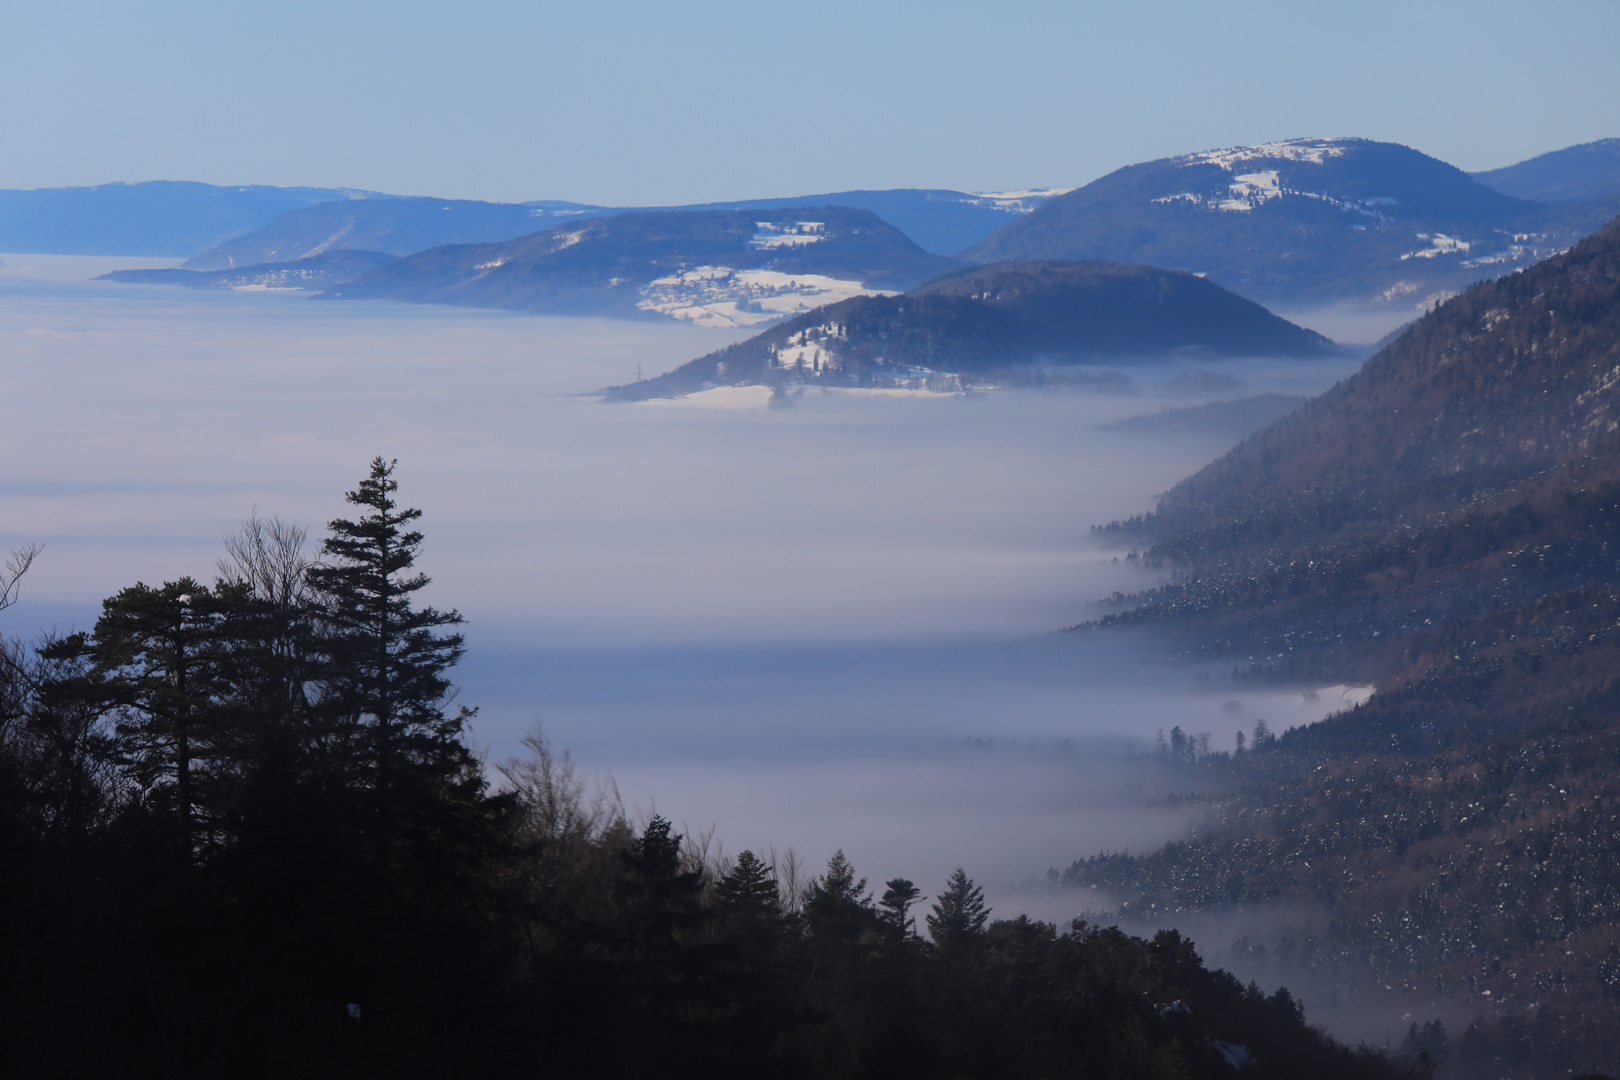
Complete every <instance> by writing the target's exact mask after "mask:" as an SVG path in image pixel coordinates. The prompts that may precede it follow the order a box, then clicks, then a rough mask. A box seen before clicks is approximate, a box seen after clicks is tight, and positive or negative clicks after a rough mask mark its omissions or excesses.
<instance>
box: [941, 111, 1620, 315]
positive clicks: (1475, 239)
mask: <svg viewBox="0 0 1620 1080" xmlns="http://www.w3.org/2000/svg"><path fill="white" fill-rule="evenodd" d="M1594 212H1595V211H1591V210H1587V211H1584V212H1583V211H1582V210H1579V209H1577V208H1574V207H1569V208H1563V209H1551V210H1550V209H1549V208H1548V207H1545V206H1543V205H1541V204H1538V203H1534V202H1530V201H1526V200H1522V199H1515V198H1513V197H1511V196H1509V195H1505V194H1502V193H1501V192H1498V191H1495V190H1493V189H1491V188H1489V187H1487V186H1485V185H1484V184H1482V183H1480V182H1478V181H1477V180H1476V179H1474V178H1472V177H1470V176H1469V175H1468V174H1467V173H1464V172H1463V171H1462V170H1460V169H1457V168H1456V167H1454V166H1451V165H1448V164H1446V163H1445V162H1442V161H1439V160H1437V159H1435V158H1431V157H1429V156H1428V155H1426V154H1422V153H1420V152H1418V151H1416V150H1412V149H1410V148H1408V147H1405V146H1400V145H1398V144H1394V143H1381V142H1376V141H1373V140H1369V139H1353V138H1327V139H1309V138H1308V139H1290V140H1285V141H1282V142H1277V143H1268V144H1262V145H1257V146H1247V147H1231V148H1226V149H1222V150H1211V151H1202V152H1199V153H1193V154H1183V155H1179V156H1176V157H1171V158H1162V159H1159V160H1157V161H1151V162H1142V163H1139V164H1135V165H1129V166H1126V167H1125V168H1122V169H1118V170H1116V171H1114V172H1112V173H1110V174H1108V175H1107V176H1104V177H1101V178H1099V179H1098V180H1095V181H1093V182H1092V183H1090V184H1087V185H1086V186H1084V187H1081V188H1077V189H1075V190H1074V191H1071V192H1069V193H1067V194H1065V195H1061V196H1057V197H1055V198H1052V199H1050V200H1048V201H1047V202H1046V203H1044V204H1043V205H1042V206H1041V207H1039V208H1038V209H1037V210H1035V211H1034V212H1033V213H1031V214H1030V215H1028V216H1026V217H1024V218H1022V219H1020V220H1018V221H1015V222H1013V223H1010V224H1009V225H1007V226H1004V227H1003V228H1002V229H1000V230H998V231H997V232H996V233H994V234H992V235H991V236H990V237H988V238H986V239H985V240H984V241H982V242H980V243H979V244H977V245H975V246H974V247H972V248H970V249H968V250H966V251H964V252H963V253H962V257H963V258H964V259H967V260H968V261H973V262H994V261H1006V260H1015V259H1043V258H1046V259H1103V260H1112V261H1120V262H1139V263H1147V264H1150V265H1156V266H1165V267H1170V268H1174V269H1181V270H1186V271H1189V272H1200V273H1207V274H1208V275H1209V276H1210V277H1211V279H1212V280H1214V281H1216V282H1218V283H1220V284H1221V285H1223V286H1225V287H1227V288H1229V289H1233V290H1234V291H1237V292H1240V293H1242V294H1243V295H1246V296H1250V297H1253V298H1255V299H1257V300H1260V301H1262V302H1266V303H1277V302H1291V303H1301V302H1313V303H1315V302H1326V301H1336V300H1343V299H1346V298H1354V299H1358V300H1360V301H1363V302H1367V303H1373V304H1386V305H1387V304H1410V303H1419V304H1423V303H1431V304H1432V302H1433V301H1434V300H1435V299H1437V298H1440V297H1443V296H1444V295H1449V294H1450V293H1453V292H1455V291H1457V290H1459V289H1461V288H1464V287H1466V286H1467V285H1468V284H1471V283H1472V282H1473V281H1475V280H1478V279H1480V278H1483V277H1488V276H1494V275H1496V274H1500V273H1504V272H1507V271H1510V270H1513V269H1516V268H1521V267H1523V266H1526V265H1530V264H1531V263H1533V262H1535V261H1537V260H1538V259H1540V258H1544V257H1546V256H1547V255H1550V254H1552V253H1553V252H1554V251H1556V250H1559V249H1561V248H1562V247H1564V246H1567V244H1568V243H1569V242H1572V241H1573V240H1574V239H1576V238H1578V236H1579V235H1584V233H1585V232H1586V231H1590V229H1591V228H1595V227H1596V226H1598V225H1600V224H1601V223H1602V219H1597V220H1593V213H1594ZM1526 222H1529V223H1532V224H1533V225H1534V226H1535V227H1534V228H1532V229H1530V231H1528V232H1527V231H1526V229H1525V228H1524V227H1521V224H1522V223H1526Z"/></svg>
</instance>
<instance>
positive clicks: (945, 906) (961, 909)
mask: <svg viewBox="0 0 1620 1080" xmlns="http://www.w3.org/2000/svg"><path fill="white" fill-rule="evenodd" d="M989 916H990V909H989V908H987V907H985V906H984V890H983V889H981V888H980V887H979V886H977V885H975V884H973V879H972V878H970V877H968V876H967V872H966V871H964V870H963V869H962V868H961V867H960V866H958V867H957V868H956V872H955V873H953V874H952V875H951V876H950V880H949V881H947V882H946V883H945V891H944V892H942V893H940V894H939V899H938V900H937V901H936V902H935V903H934V911H933V914H931V915H929V916H928V919H927V922H928V936H929V937H931V938H933V939H934V944H936V945H938V946H939V947H940V948H941V949H946V950H954V949H960V948H964V947H966V946H969V945H974V944H977V943H978V942H980V941H983V940H984V936H985V930H984V923H985V920H986V919H987V918H989Z"/></svg>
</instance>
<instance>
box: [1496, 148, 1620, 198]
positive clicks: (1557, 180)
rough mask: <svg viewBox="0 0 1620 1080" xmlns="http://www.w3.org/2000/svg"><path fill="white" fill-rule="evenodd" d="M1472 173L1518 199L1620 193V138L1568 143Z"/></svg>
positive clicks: (1595, 195)
mask: <svg viewBox="0 0 1620 1080" xmlns="http://www.w3.org/2000/svg"><path fill="white" fill-rule="evenodd" d="M1473 176H1474V179H1475V180H1478V181H1479V182H1480V183H1482V184H1484V185H1485V186H1486V187H1489V188H1493V189H1494V190H1496V191H1500V192H1501V193H1502V194H1504V195H1511V196H1513V197H1514V198H1516V199H1533V200H1535V201H1536V202H1544V203H1562V202H1580V201H1582V200H1585V199H1598V198H1613V197H1614V196H1615V195H1617V194H1620V139H1599V140H1598V141H1597V142H1589V143H1582V144H1580V145H1579V146H1569V147H1565V148H1564V149H1562V150H1554V151H1552V152H1551V153H1548V154H1541V155H1539V156H1537V157H1533V158H1531V159H1530V160H1528V161H1521V162H1519V163H1518V164H1517V165H1509V166H1507V167H1506V168H1504V169H1491V170H1489V171H1488V172H1477V173H1474V174H1473Z"/></svg>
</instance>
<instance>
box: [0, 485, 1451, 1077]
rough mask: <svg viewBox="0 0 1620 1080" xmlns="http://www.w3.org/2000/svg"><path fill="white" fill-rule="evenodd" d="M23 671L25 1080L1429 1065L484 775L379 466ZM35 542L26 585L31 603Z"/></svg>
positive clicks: (1275, 1008) (2, 858) (1071, 1072)
mask: <svg viewBox="0 0 1620 1080" xmlns="http://www.w3.org/2000/svg"><path fill="white" fill-rule="evenodd" d="M348 500H349V503H350V504H351V506H352V507H353V511H354V512H353V514H352V516H350V517H340V518H338V519H335V520H334V521H332V522H331V523H330V525H329V533H328V535H327V537H326V538H325V540H324V541H323V543H322V544H321V546H320V553H319V556H318V557H317V558H316V559H314V560H311V559H310V558H308V557H306V555H305V549H304V544H303V539H304V537H303V534H302V533H301V532H300V531H299V530H297V529H294V528H289V527H287V526H284V525H282V524H280V523H278V522H268V523H267V522H263V521H258V520H253V521H250V522H249V523H248V524H247V526H246V527H245V528H244V529H243V531H242V532H241V533H239V534H238V535H236V536H235V537H233V538H231V539H230V540H229V541H228V545H227V557H226V558H225V559H224V560H222V561H221V564H220V573H219V575H218V576H217V577H216V578H215V580H214V581H213V582H212V583H211V584H205V583H203V582H202V581H200V580H195V579H192V578H183V579H181V580H178V581H173V582H167V583H164V584H162V585H161V586H150V585H146V584H136V585H133V586H131V587H129V588H127V589H124V590H122V591H121V592H119V593H118V594H117V595H116V596H113V597H111V598H109V599H108V600H107V601H106V602H105V604H104V606H103V612H102V615H101V617H100V618H99V619H98V620H97V622H96V623H95V626H94V627H93V629H92V630H90V631H88V632H83V633H76V634H71V635H68V636H58V637H54V638H48V639H46V640H45V641H43V642H41V643H39V644H38V645H37V646H34V647H28V646H24V645H23V644H22V643H19V642H15V641H12V642H7V643H6V645H5V649H4V653H3V656H0V661H3V663H0V1071H3V1072H4V1074H5V1075H8V1076H28V1077H74V1078H82V1077H99V1076H108V1077H114V1076H115V1077H121V1078H128V1077H220V1076H228V1077H244V1076H247V1077H254V1076H262V1077H325V1076H332V1077H338V1076H341V1077H356V1076H378V1077H384V1076H386V1077H414V1076H434V1077H444V1076H467V1077H480V1078H484V1077H499V1076H514V1077H525V1076H536V1077H539V1076H546V1077H551V1076H560V1077H613V1078H617V1077H686V1076H709V1077H714V1076H719V1077H730V1076H736V1077H744V1076H747V1077H756V1076H761V1075H766V1076H805V1077H867V1076H871V1077H957V1076H962V1077H1099V1076H1100V1077H1118V1078H1127V1077H1130V1078H1136V1077H1140V1078H1163V1080H1185V1078H1210V1080H1219V1078H1223V1077H1235V1076H1240V1075H1241V1076H1246V1077H1256V1078H1277V1080H1282V1078H1287V1077H1297V1076H1301V1075H1313V1076H1318V1077H1321V1078H1322V1080H1339V1078H1344V1080H1378V1078H1385V1077H1400V1076H1416V1075H1421V1073H1422V1063H1421V1062H1418V1063H1417V1064H1416V1065H1415V1066H1411V1067H1408V1066H1404V1065H1398V1064H1395V1063H1393V1062H1392V1061H1391V1060H1388V1059H1386V1058H1385V1057H1383V1056H1381V1055H1378V1054H1374V1053H1370V1052H1366V1051H1351V1050H1349V1049H1346V1048H1345V1047H1343V1046H1340V1045H1337V1044H1335V1043H1334V1042H1332V1041H1331V1040H1330V1039H1328V1038H1327V1037H1325V1036H1324V1035H1322V1034H1321V1033H1320V1032H1318V1031H1317V1030H1315V1029H1313V1028H1311V1027H1310V1026H1308V1025H1307V1024H1306V1022H1305V1018H1304V1014H1303V1010H1302V1008H1301V1006H1300V1004H1299V1003H1298V1002H1297V1001H1296V1000H1295V999H1294V998H1293V997H1292V996H1291V995H1290V994H1289V993H1288V992H1287V991H1286V990H1282V989H1279V990H1276V991H1274V992H1271V993H1264V992H1262V991H1261V990H1260V988H1259V987H1257V986H1254V985H1252V984H1251V985H1248V986H1245V985H1243V984H1242V983H1240V982H1238V981H1237V980H1236V979H1234V978H1233V977H1232V976H1230V975H1228V974H1226V973H1225V972H1223V971H1219V970H1215V969H1212V968H1209V967H1206V966H1205V965H1204V963H1203V962H1202V961H1201V959H1200V958H1199V956H1198V955H1197V953H1196V952H1195V951H1194V949H1193V946H1192V944H1191V943H1190V942H1188V941H1186V940H1184V939H1183V938H1181V937H1180V936H1178V935H1176V934H1174V933H1163V934H1159V935H1157V936H1155V937H1154V938H1153V939H1152V940H1143V939H1140V938H1134V937H1130V936H1128V935H1126V934H1124V933H1122V932H1120V931H1119V930H1117V929H1112V928H1105V927H1099V926H1092V925H1087V924H1084V923H1078V922H1077V923H1075V924H1074V925H1072V926H1070V927H1066V928H1063V929H1062V930H1061V931H1060V930H1059V928H1057V927H1054V926H1051V925H1048V924H1045V923H1040V922H1033V921H1030V920H1027V919H1022V918H1020V919H1016V920H1008V921H996V922H992V921H990V919H989V915H990V912H989V911H988V910H987V909H986V907H985V905H984V901H983V896H982V893H981V892H980V890H979V888H978V887H977V886H976V885H974V883H973V882H972V881H971V880H970V879H969V878H968V877H967V875H966V874H965V873H962V872H961V871H958V872H957V873H956V874H955V875H954V876H953V877H952V878H951V879H950V880H948V881H946V882H942V883H939V885H938V886H937V887H938V889H939V891H938V892H937V893H936V895H935V897H934V902H933V903H932V904H931V905H929V906H928V908H927V911H926V913H925V915H924V918H923V924H924V926H925V928H926V935H925V936H924V935H919V933H918V932H917V919H916V918H915V917H914V916H913V914H912V911H913V908H917V907H920V905H921V902H922V901H923V900H925V899H926V898H923V897H921V896H920V893H921V890H920V889H919V888H918V887H917V886H915V885H913V884H912V883H911V882H908V881H904V880H902V879H898V878H896V879H893V880H890V881H888V882H887V883H886V884H885V885H884V886H883V887H882V888H881V889H878V888H875V887H874V888H869V887H868V885H867V882H866V880H865V879H863V878H860V877H858V876H857V874H856V872H855V870H854V868H853V867H852V866H851V865H850V864H849V862H848V860H847V859H845V858H844V857H843V855H842V854H838V855H835V856H834V857H833V858H832V860H831V861H830V862H829V864H828V865H827V867H826V869H825V870H824V871H823V872H822V873H820V874H817V875H808V874H806V873H804V872H803V870H802V869H801V868H800V867H799V866H798V865H797V864H796V863H795V861H794V860H793V859H792V858H791V857H789V858H786V859H784V860H783V861H781V862H780V863H778V864H776V865H770V864H767V863H765V862H764V861H762V860H760V859H759V858H757V857H755V856H754V855H752V854H750V853H748V852H742V853H740V854H739V855H738V856H737V857H736V858H721V857H719V856H718V855H711V853H709V852H708V851H707V849H706V848H704V847H700V846H694V845H692V844H690V843H687V842H685V841H683V839H682V837H680V836H678V835H675V834H674V833H672V832H671V830H670V827H669V824H668V822H666V821H664V820H662V819H660V818H654V819H652V820H651V821H650V822H646V823H644V824H641V825H639V826H634V827H633V825H632V823H631V822H630V821H629V820H627V819H626V817H625V814H624V812H623V810H622V809H621V807H620V806H619V805H618V803H617V802H616V800H615V799H613V798H612V797H611V788H610V787H609V788H604V789H601V790H599V791H596V792H595V793H594V794H593V792H592V791H590V790H588V789H587V785H586V784H585V783H584V781H583V780H582V779H581V778H580V777H579V776H578V775H576V773H575V772H574V770H573V767H572V766H571V764H570V763H569V762H568V760H567V758H566V756H563V757H559V756H556V755H554V754H552V752H551V751H550V749H549V747H548V746H547V745H546V744H545V742H544V740H543V739H541V738H539V737H535V738H533V739H531V740H530V741H529V748H530V751H531V753H530V756H528V757H527V758H525V759H521V760H514V761H511V762H509V763H507V764H506V765H504V766H502V767H501V768H500V769H498V770H497V771H496V772H495V773H493V774H492V773H490V772H486V770H485V768H484V766H483V765H482V763H481V761H480V760H479V758H478V757H477V756H476V755H475V754H474V753H473V752H472V751H471V750H470V749H469V747H468V745H467V742H466V725H467V722H468V721H469V719H470V718H471V715H472V714H471V712H470V711H469V710H466V709H452V708H451V707H450V705H449V700H450V689H451V688H450V684H449V682H448V674H449V671H450V669H451V667H452V666H453V665H454V664H455V662H456V661H457V659H458V658H459V657H460V656H461V653H462V638H461V636H460V634H459V632H458V630H457V627H458V626H459V624H460V622H461V617H460V616H459V615H458V614H457V613H456V612H454V611H438V610H435V609H433V608H430V607H423V606H420V604H419V603H418V602H417V597H418V596H419V594H420V591H421V589H422V588H423V587H425V586H426V584H427V579H426V578H425V577H424V576H422V575H421V574H420V573H419V572H418V571H417V569H416V568H415V565H414V564H415V558H416V555H417V553H418V551H419V550H420V547H421V545H422V542H423V536H422V534H421V533H420V532H419V531H418V530H417V519H418V518H419V516H420V515H419V513H418V511H416V510H411V509H406V508H404V507H402V506H401V505H400V504H399V503H398V501H397V498H396V482H395V479H394V476H393V467H392V466H391V465H390V464H388V463H385V462H384V461H382V460H381V459H378V460H377V461H376V462H374V463H373V465H372V468H371V471H370V473H369V475H368V476H367V477H366V478H365V479H363V480H362V481H361V482H360V484H359V485H358V486H357V487H356V489H355V490H354V491H352V492H350V493H349V495H348ZM30 557H31V553H29V552H23V553H20V554H19V556H18V557H17V558H16V560H14V562H13V564H12V566H11V572H10V573H9V574H8V575H7V576H6V578H5V579H4V580H3V581H0V606H4V605H5V604H7V603H9V602H10V601H11V600H13V599H14V598H15V595H16V592H15V586H16V585H17V578H18V577H19V575H20V572H21V571H22V570H23V569H26V563H27V560H28V559H29V558H30Z"/></svg>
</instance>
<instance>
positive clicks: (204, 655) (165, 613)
mask: <svg viewBox="0 0 1620 1080" xmlns="http://www.w3.org/2000/svg"><path fill="white" fill-rule="evenodd" d="M220 614H221V604H220V602H219V598H218V597H216V596H215V595H214V594H213V593H212V592H211V591H210V590H209V589H208V588H207V587H206V586H203V585H200V584H198V583H197V582H196V581H194V580H192V579H191V578H189V577H185V578H181V579H180V580H179V581H171V582H166V583H164V585H163V586H162V587H161V588H156V589H154V588H152V587H151V586H149V585H144V584H139V583H137V584H136V585H133V586H131V587H130V588H127V589H124V590H123V591H121V592H119V593H118V594H117V595H116V596H113V597H111V598H109V599H107V600H106V601H104V602H103V604H102V614H101V617H100V618H99V619H97V620H96V625H95V629H94V630H93V632H92V634H91V635H90V636H89V637H88V638H86V637H85V636H84V635H82V634H76V635H73V636H72V637H69V638H64V639H62V640H61V641H59V642H56V643H53V644H52V645H51V646H50V647H48V649H47V650H44V651H43V655H45V656H46V658H47V659H49V660H58V661H60V660H66V659H69V658H71V657H72V656H74V655H75V654H82V655H84V656H86V657H87V658H88V659H89V660H90V661H91V665H92V666H91V667H90V669H89V671H88V672H87V673H86V674H85V675H84V676H83V677H82V678H80V679H78V680H76V685H75V686H74V687H72V688H71V690H70V693H72V694H73V695H75V696H78V697H80V698H82V699H83V700H85V701H94V702H95V703H96V704H97V705H98V706H99V707H101V708H104V709H107V710H110V711H113V712H115V713H116V715H117V716H118V721H117V725H116V728H115V731H116V733H117V739H116V748H117V753H118V755H119V757H120V759H121V760H122V761H123V762H124V763H125V764H126V765H127V766H128V767H129V768H130V770H131V775H132V776H133V777H134V778H135V779H136V781H137V782H138V783H139V784H141V786H143V787H145V788H148V789H151V788H154V787H156V786H162V785H164V781H165V779H167V780H168V781H170V782H172V785H173V795H174V800H175V813H176V816H177V818H178V824H179V840H180V850H181V851H182V853H183V854H184V855H185V857H186V858H190V855H191V851H192V846H193V834H194V825H195V812H196V806H197V802H198V784H197V780H198V776H197V773H196V771H195V770H194V768H193V763H195V762H200V761H201V762H206V761H208V760H209V759H211V758H212V757H213V755H214V753H215V751H216V750H217V749H218V743H219V736H220V724H219V713H218V709H217V708H216V697H215V691H216V689H217V672H218V659H219V651H218V648H219V639H218V627H219V619H220ZM62 689H63V688H58V692H60V691H61V690H62Z"/></svg>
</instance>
